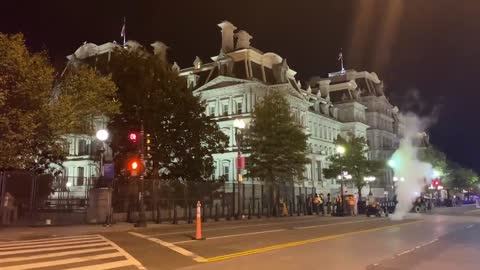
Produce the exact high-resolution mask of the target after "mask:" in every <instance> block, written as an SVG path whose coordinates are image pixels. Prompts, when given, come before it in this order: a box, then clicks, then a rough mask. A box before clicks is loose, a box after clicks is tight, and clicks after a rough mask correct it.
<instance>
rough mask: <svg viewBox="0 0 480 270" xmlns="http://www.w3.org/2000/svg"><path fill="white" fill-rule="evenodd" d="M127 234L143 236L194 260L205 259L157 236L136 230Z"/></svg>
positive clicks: (201, 260)
mask: <svg viewBox="0 0 480 270" xmlns="http://www.w3.org/2000/svg"><path fill="white" fill-rule="evenodd" d="M128 233H129V234H131V235H135V236H137V237H140V238H143V239H147V240H149V241H152V242H155V243H157V244H160V245H162V246H164V247H166V248H169V249H171V250H173V251H175V252H177V253H179V254H182V255H183V256H187V257H190V258H192V259H193V260H194V261H196V262H206V261H207V260H206V259H205V258H203V257H201V256H199V255H197V254H195V253H193V252H191V251H188V250H186V249H184V248H182V247H179V246H176V245H175V244H173V243H170V242H166V241H163V240H160V239H158V238H154V237H150V236H149V235H144V234H141V233H136V232H128Z"/></svg>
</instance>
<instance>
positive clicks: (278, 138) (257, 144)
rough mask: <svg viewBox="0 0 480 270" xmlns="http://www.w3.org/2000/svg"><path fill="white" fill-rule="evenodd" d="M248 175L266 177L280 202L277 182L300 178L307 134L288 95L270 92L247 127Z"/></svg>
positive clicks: (264, 179)
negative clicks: (292, 107)
mask: <svg viewBox="0 0 480 270" xmlns="http://www.w3.org/2000/svg"><path fill="white" fill-rule="evenodd" d="M246 145H248V146H249V148H250V156H249V157H248V164H247V165H248V166H247V169H248V176H250V177H253V178H258V179H260V180H263V181H265V183H266V184H267V185H269V186H270V188H271V192H272V195H273V197H272V198H273V201H274V202H277V198H276V196H277V186H278V184H281V183H284V184H285V183H286V184H293V182H294V181H295V180H300V179H301V178H302V177H303V172H304V171H305V164H307V163H308V158H307V157H306V155H307V153H306V150H307V135H306V134H305V133H304V132H303V130H302V129H301V127H300V126H299V125H298V124H297V123H296V122H295V121H294V118H293V116H292V115H291V113H290V106H289V103H288V101H287V99H286V98H285V96H284V95H283V94H282V93H280V92H277V91H272V92H268V93H267V94H266V95H265V96H264V97H263V100H262V101H261V102H259V103H257V105H256V106H255V110H254V112H253V113H252V122H251V124H250V127H249V128H248V130H247V137H246Z"/></svg>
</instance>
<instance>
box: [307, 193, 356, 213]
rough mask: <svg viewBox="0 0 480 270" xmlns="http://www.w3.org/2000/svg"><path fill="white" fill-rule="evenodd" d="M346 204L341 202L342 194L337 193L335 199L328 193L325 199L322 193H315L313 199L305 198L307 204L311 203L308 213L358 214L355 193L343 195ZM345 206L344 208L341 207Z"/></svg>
mask: <svg viewBox="0 0 480 270" xmlns="http://www.w3.org/2000/svg"><path fill="white" fill-rule="evenodd" d="M344 198H345V201H346V205H345V206H344V204H343V202H342V200H343V199H342V196H341V195H337V196H336V197H335V199H332V197H331V195H330V193H328V194H327V198H326V199H325V198H324V196H323V193H320V194H317V193H315V196H314V197H313V199H311V198H308V199H307V205H311V213H310V214H317V215H319V214H321V215H332V214H334V213H337V214H338V213H339V212H342V213H343V214H347V213H348V214H350V215H352V216H356V215H357V214H358V196H356V194H355V195H345V196H344ZM344 207H346V209H343V208H344Z"/></svg>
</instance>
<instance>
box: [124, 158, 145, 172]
mask: <svg viewBox="0 0 480 270" xmlns="http://www.w3.org/2000/svg"><path fill="white" fill-rule="evenodd" d="M127 169H128V171H129V172H130V175H131V176H137V175H138V173H139V172H140V170H141V169H142V163H141V162H140V160H139V159H137V158H132V159H130V160H128V163H127Z"/></svg>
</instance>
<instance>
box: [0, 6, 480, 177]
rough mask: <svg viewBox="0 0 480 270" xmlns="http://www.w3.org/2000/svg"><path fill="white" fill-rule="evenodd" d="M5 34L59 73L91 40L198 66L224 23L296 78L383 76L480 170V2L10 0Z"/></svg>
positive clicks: (434, 137) (445, 142) (439, 140)
mask: <svg viewBox="0 0 480 270" xmlns="http://www.w3.org/2000/svg"><path fill="white" fill-rule="evenodd" d="M2 2H4V3H2V5H1V8H0V32H3V33H16V32H23V33H24V34H25V37H26V39H27V44H28V46H29V47H30V48H31V49H32V50H36V51H38V50H47V51H48V52H49V55H50V57H51V59H52V62H53V63H54V64H55V66H56V67H57V68H58V69H61V68H62V67H63V66H64V65H65V61H66V58H65V56H66V55H68V54H71V53H73V52H74V51H75V50H76V49H77V48H78V47H79V46H80V45H81V44H82V43H83V42H84V41H88V42H93V43H96V44H102V43H105V42H108V41H113V40H117V41H118V42H120V41H121V38H120V31H121V27H122V23H123V17H124V16H126V18H127V37H128V39H132V40H137V41H139V42H140V43H142V44H144V45H148V44H150V43H152V42H153V41H155V40H159V41H162V42H164V43H166V44H167V45H168V46H169V47H170V50H169V58H170V60H171V61H177V62H178V64H179V65H180V67H182V68H184V67H187V66H191V65H192V62H193V60H194V58H195V56H196V55H198V56H199V57H200V58H201V59H203V60H204V61H206V60H208V59H209V57H211V56H215V55H217V54H218V52H219V50H220V31H219V30H220V29H219V28H218V27H217V24H218V23H219V22H221V21H222V20H229V21H230V22H232V23H233V24H235V25H236V26H237V27H238V30H240V29H243V30H246V31H248V32H249V33H250V34H251V35H252V36H253V40H252V46H254V47H256V48H258V49H260V50H262V51H264V52H269V51H272V52H276V53H278V54H279V55H281V56H282V57H285V58H287V59H288V64H289V66H290V68H292V69H294V70H295V71H297V72H298V73H297V79H300V80H302V81H304V80H308V79H309V78H310V77H311V76H314V75H322V76H326V74H327V73H328V72H333V71H337V70H338V69H339V66H338V62H337V57H338V53H339V50H340V48H343V54H344V57H345V64H346V68H349V69H350V68H353V69H356V70H357V71H363V70H368V71H374V72H376V73H377V74H379V76H380V77H381V79H383V80H385V84H386V86H387V95H388V96H389V98H390V99H391V101H392V102H393V103H394V104H397V105H399V107H400V109H401V110H403V111H406V110H412V111H414V112H416V113H419V114H422V115H429V114H432V113H433V114H435V116H436V117H437V118H438V120H437V123H436V124H435V125H434V126H433V127H432V128H430V130H429V133H430V136H431V141H432V143H433V144H435V145H436V146H438V147H439V148H440V149H441V150H443V151H445V152H446V153H447V155H448V157H449V158H450V159H452V160H454V161H456V162H459V163H461V164H462V165H464V166H466V167H471V168H474V169H476V170H477V171H478V172H480V158H478V155H479V153H478V152H479V150H480V139H478V135H479V131H480V127H479V125H478V123H479V122H480V121H479V120H478V118H479V116H480V113H479V112H480V104H479V98H480V93H479V91H480V87H479V85H478V84H479V81H478V80H479V78H480V74H479V71H480V67H479V60H480V1H478V0H471V1H467V0H422V1H418V0H361V1H360V0H351V1H346V0H345V1H343V0H332V1H326V0H296V1H283V0H256V1H242V0H237V1H227V0H225V1H216V0H184V1H172V0H170V1H169V0H165V1H160V0H156V1H154V0H150V1H140V0H130V1H121V0H116V1H107V0H97V1H86V0H85V1H69V0H62V1H53V0H43V1H40V0H37V1H35V0H30V1H23V0H10V1H7V0H4V1H2Z"/></svg>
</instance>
